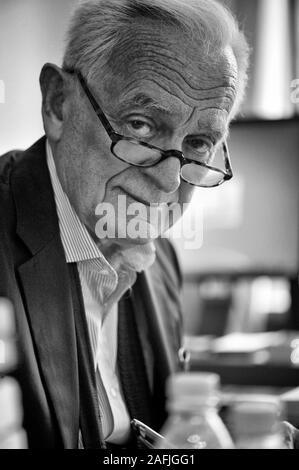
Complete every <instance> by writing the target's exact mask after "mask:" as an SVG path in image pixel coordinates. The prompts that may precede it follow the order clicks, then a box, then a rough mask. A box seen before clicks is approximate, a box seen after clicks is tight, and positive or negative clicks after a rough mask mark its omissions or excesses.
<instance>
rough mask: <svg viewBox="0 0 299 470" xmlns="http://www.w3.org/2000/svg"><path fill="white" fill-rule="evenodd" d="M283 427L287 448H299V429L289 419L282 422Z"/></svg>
mask: <svg viewBox="0 0 299 470" xmlns="http://www.w3.org/2000/svg"><path fill="white" fill-rule="evenodd" d="M282 429H283V433H284V439H285V445H286V447H287V449H299V430H298V429H296V428H295V427H294V426H293V425H292V424H290V423H288V422H287V421H283V422H282Z"/></svg>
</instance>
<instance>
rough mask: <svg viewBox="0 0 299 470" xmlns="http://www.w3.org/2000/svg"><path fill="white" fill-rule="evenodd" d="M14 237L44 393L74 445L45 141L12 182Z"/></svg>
mask: <svg viewBox="0 0 299 470" xmlns="http://www.w3.org/2000/svg"><path fill="white" fill-rule="evenodd" d="M12 187H13V194H14V199H15V205H16V210H17V233H18V235H19V237H20V238H21V239H22V240H23V242H24V243H25V245H26V246H27V248H28V249H29V251H30V252H31V256H30V257H29V259H27V260H26V261H25V262H24V263H23V264H22V265H21V266H19V267H18V273H19V278H20V283H21V287H22V290H23V292H24V297H25V302H26V310H27V315H28V322H29V325H30V326H31V331H32V335H33V340H34V343H35V346H36V351H37V360H38V363H39V366H40V370H41V375H42V377H43V380H44V383H45V388H46V391H47V392H48V396H49V398H50V402H51V405H52V406H51V407H53V409H54V412H55V415H56V419H57V422H58V425H59V428H60V431H61V435H62V439H63V444H64V447H66V448H73V447H76V446H77V441H78V426H79V424H78V423H79V392H78V390H79V385H78V370H77V357H76V356H77V352H76V339H75V326H74V318H73V306H72V297H71V289H70V279H69V275H68V270H67V264H66V262H65V258H64V252H63V247H62V245H61V241H60V236H59V226H58V220H57V215H56V207H55V201H54V196H53V192H52V186H51V181H50V177H49V173H48V168H47V165H46V156H45V139H41V140H40V141H39V142H38V143H37V144H35V145H34V146H33V147H32V148H31V149H29V150H28V151H27V152H26V153H25V155H24V157H23V158H22V161H21V162H19V164H18V165H17V168H16V171H15V174H14V175H13V178H12Z"/></svg>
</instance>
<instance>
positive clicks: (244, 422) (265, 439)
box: [231, 398, 286, 449]
mask: <svg viewBox="0 0 299 470" xmlns="http://www.w3.org/2000/svg"><path fill="white" fill-rule="evenodd" d="M280 412H281V406H280V403H279V400H276V399H275V398H273V399H272V400H271V401H268V402H267V401H261V402H258V401H252V402H244V403H238V404H236V405H235V406H234V408H233V410H232V415H231V431H232V434H233V436H234V441H235V446H236V448H237V449H285V448H286V444H285V440H284V435H283V432H282V424H281V423H280V422H279V421H278V418H279V415H280Z"/></svg>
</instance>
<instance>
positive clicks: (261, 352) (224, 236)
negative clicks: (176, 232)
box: [0, 0, 299, 385]
mask: <svg viewBox="0 0 299 470" xmlns="http://www.w3.org/2000/svg"><path fill="white" fill-rule="evenodd" d="M76 3H77V1H76V0H51V2H49V1H47V0H0V154H3V153H5V152H6V151H8V150H11V149H13V148H26V147H28V146H30V145H31V144H32V143H33V142H34V141H35V140H37V139H38V138H39V137H40V136H41V135H42V134H43V128H42V121H41V116H40V108H41V95H40V91H39V86H38V79H39V73H40V69H41V67H42V65H43V64H44V63H45V62H55V63H57V64H59V65H60V64H61V59H62V52H63V43H64V32H65V29H66V26H67V23H68V18H69V16H70V13H71V11H72V9H73V8H74V6H75V5H76ZM224 3H225V4H227V5H228V6H229V7H230V8H231V9H232V10H233V11H234V13H235V15H236V17H237V18H238V20H239V22H240V23H241V25H242V28H243V30H244V31H245V34H246V36H247V38H248V41H249V43H250V46H251V51H252V52H251V67H250V72H249V84H248V94H247V99H246V101H245V103H244V105H243V107H242V111H241V114H240V116H239V117H238V119H237V120H236V121H235V122H234V123H233V124H232V126H231V133H230V138H229V141H228V144H229V148H230V153H231V159H232V165H233V170H234V174H235V177H234V179H233V180H232V182H230V183H229V184H224V185H223V186H221V187H219V188H216V189H198V190H197V191H196V193H195V196H194V200H193V202H192V205H191V208H190V213H191V214H192V217H194V218H195V219H196V218H198V219H199V218H200V219H201V220H200V221H198V223H199V225H200V224H201V221H202V228H203V243H202V246H201V247H200V248H196V249H190V248H188V249H187V248H186V246H185V243H184V241H183V240H182V239H178V238H176V239H175V240H174V243H175V245H176V247H177V250H178V254H179V257H180V261H181V264H182V267H183V273H184V300H183V306H184V315H185V325H186V327H185V328H186V341H187V342H188V344H189V346H190V347H191V349H192V350H193V358H194V364H197V365H196V367H200V368H205V367H207V368H209V369H213V370H214V369H217V367H218V369H219V367H222V366H221V364H223V367H222V369H221V370H220V373H221V375H222V378H223V380H224V382H227V383H232V382H233V383H234V382H238V383H244V384H246V383H247V382H249V383H250V384H252V383H254V384H259V383H260V384H262V385H296V384H298V383H299V379H298V370H299V369H298V368H297V366H298V363H299V354H298V353H297V352H298V349H296V348H297V347H298V346H299V341H297V336H298V337H299V334H298V333H297V331H298V330H299V295H298V292H299V289H298V263H299V256H298V255H299V237H298V234H299V221H298V203H299V194H298V193H299V190H298V179H299V116H298V114H299V1H298V0H250V1H248V0H227V1H225V2H224ZM296 80H297V82H296ZM296 90H297V93H296ZM296 97H297V99H295V98H296ZM296 101H297V103H296ZM247 335H251V336H250V337H249V338H250V339H249V341H248V336H247ZM219 340H222V342H219ZM224 340H226V342H225V341H224ZM253 340H254V341H253ZM296 341H297V342H296ZM205 355H206V356H205ZM205 357H206V360H204V358H205ZM196 361H197V362H196ZM227 364H229V367H233V369H227V370H226V369H225V367H226V366H227ZM244 364H247V365H248V367H249V368H248V369H246V371H245V369H244ZM273 364H275V365H274V366H273ZM268 366H269V367H268ZM270 366H271V367H270ZM194 367H195V366H194ZM238 367H239V369H238ZM250 367H251V369H250ZM261 367H263V368H262V369H261ZM267 367H268V368H267ZM273 367H274V369H273ZM275 367H276V368H275ZM218 369H217V370H218ZM265 370H266V372H265ZM251 371H252V374H253V376H251V375H250V374H251ZM218 372H219V370H218ZM267 374H268V375H267ZM232 376H233V378H232Z"/></svg>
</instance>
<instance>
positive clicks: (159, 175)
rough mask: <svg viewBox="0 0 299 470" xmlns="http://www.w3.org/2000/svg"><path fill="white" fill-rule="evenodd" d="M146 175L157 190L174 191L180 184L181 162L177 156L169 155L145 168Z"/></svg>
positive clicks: (169, 192)
mask: <svg viewBox="0 0 299 470" xmlns="http://www.w3.org/2000/svg"><path fill="white" fill-rule="evenodd" d="M146 173H147V175H148V176H149V177H150V179H151V181H152V183H153V184H154V185H155V186H156V187H157V189H158V190H159V191H163V192H164V193H166V194H171V193H174V192H175V191H176V190H177V189H178V188H179V186H180V184H181V177H180V174H181V164H180V161H179V159H178V158H176V157H171V156H169V158H166V159H165V160H163V161H161V162H159V163H158V164H156V165H155V166H152V167H149V168H147V169H146Z"/></svg>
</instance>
